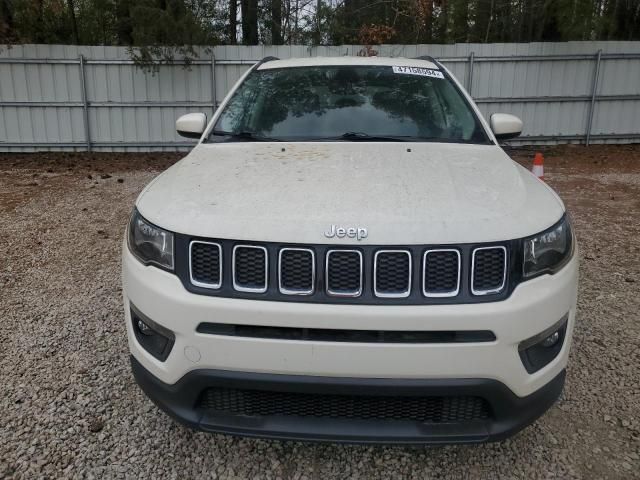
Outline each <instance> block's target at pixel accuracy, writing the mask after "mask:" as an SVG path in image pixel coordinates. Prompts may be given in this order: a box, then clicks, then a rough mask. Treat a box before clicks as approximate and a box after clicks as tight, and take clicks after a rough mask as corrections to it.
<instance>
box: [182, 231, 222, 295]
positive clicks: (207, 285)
mask: <svg viewBox="0 0 640 480" xmlns="http://www.w3.org/2000/svg"><path fill="white" fill-rule="evenodd" d="M194 245H212V246H214V247H216V248H217V249H218V282H217V283H207V282H201V281H199V280H196V279H195V277H194V276H193V258H192V253H193V246H194ZM189 280H190V281H191V283H193V284H194V285H195V286H197V287H202V288H210V289H214V290H217V289H219V288H220V287H221V286H222V246H221V245H220V244H219V243H216V242H207V241H204V240H192V241H191V242H190V243H189Z"/></svg>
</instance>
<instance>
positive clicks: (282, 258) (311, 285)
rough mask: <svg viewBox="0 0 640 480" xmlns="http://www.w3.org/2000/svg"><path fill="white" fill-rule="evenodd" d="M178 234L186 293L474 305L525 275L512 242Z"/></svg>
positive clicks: (499, 296)
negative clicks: (388, 242) (392, 243)
mask: <svg viewBox="0 0 640 480" xmlns="http://www.w3.org/2000/svg"><path fill="white" fill-rule="evenodd" d="M175 238H176V244H175V255H176V261H175V264H176V270H175V271H176V274H177V275H178V277H179V278H180V280H181V281H182V283H183V285H184V286H185V288H186V289H187V290H189V291H190V292H193V293H197V294H201V295H209V296H220V297H234V298H248V299H264V300H270V301H288V302H292V301H293V302H302V303H305V302H309V303H336V304H345V303H352V304H388V305H424V304H456V303H478V302H493V301H499V300H504V299H505V298H507V297H508V296H509V295H510V294H511V292H512V291H513V288H514V287H515V286H516V285H517V284H518V282H519V281H520V280H521V278H522V277H521V275H522V271H521V269H519V268H516V264H517V265H520V264H521V259H522V251H521V249H520V243H519V242H518V241H517V240H513V241H510V242H505V244H504V245H502V244H490V245H486V244H484V245H478V244H457V245H455V246H428V245H405V246H398V247H389V248H386V247H384V246H380V245H358V246H357V247H353V246H332V245H331V246H330V245H297V244H277V243H272V242H260V243H243V242H241V241H236V240H225V239H204V238H191V237H188V236H186V235H181V234H176V237H175ZM508 265H511V267H510V268H507V266H508ZM227 320H228V319H226V320H224V321H227Z"/></svg>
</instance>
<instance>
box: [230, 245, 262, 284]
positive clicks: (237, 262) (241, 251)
mask: <svg viewBox="0 0 640 480" xmlns="http://www.w3.org/2000/svg"><path fill="white" fill-rule="evenodd" d="M267 265H268V264H267V250H266V248H264V247H254V246H250V245H236V246H235V247H234V249H233V286H234V287H235V289H236V290H239V291H241V292H257V293H260V292H265V291H266V290H267V268H268V267H267Z"/></svg>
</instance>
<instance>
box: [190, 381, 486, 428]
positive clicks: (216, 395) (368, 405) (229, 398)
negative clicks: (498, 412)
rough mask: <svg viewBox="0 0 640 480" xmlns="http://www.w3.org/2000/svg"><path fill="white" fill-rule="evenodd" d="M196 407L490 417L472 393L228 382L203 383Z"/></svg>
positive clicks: (363, 416)
mask: <svg viewBox="0 0 640 480" xmlns="http://www.w3.org/2000/svg"><path fill="white" fill-rule="evenodd" d="M199 407H200V408H202V409H204V410H212V411H214V412H224V413H226V414H231V415H237V416H243V417H273V416H287V417H313V418H327V419H342V420H400V421H412V422H419V423H461V422H470V421H474V420H475V421H478V420H479V421H481V420H486V419H488V418H490V407H489V404H488V402H487V401H486V400H485V399H483V398H481V397H474V396H430V397H417V396H415V397H412V396H368V395H325V394H315V393H314V394H308V393H292V392H275V391H265V390H248V389H246V390H245V389H233V388H209V389H206V390H205V391H204V392H203V394H202V396H201V399H200V402H199Z"/></svg>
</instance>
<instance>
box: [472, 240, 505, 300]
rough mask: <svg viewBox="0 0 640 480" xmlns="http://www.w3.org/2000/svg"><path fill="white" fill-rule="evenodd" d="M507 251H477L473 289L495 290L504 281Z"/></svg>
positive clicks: (488, 249)
mask: <svg viewBox="0 0 640 480" xmlns="http://www.w3.org/2000/svg"><path fill="white" fill-rule="evenodd" d="M504 261H505V251H504V250H503V249H502V248H487V249H482V250H476V252H475V260H474V265H473V289H474V290H476V291H482V290H495V289H498V288H500V287H501V285H502V282H503V280H504V265H505V262H504Z"/></svg>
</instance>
